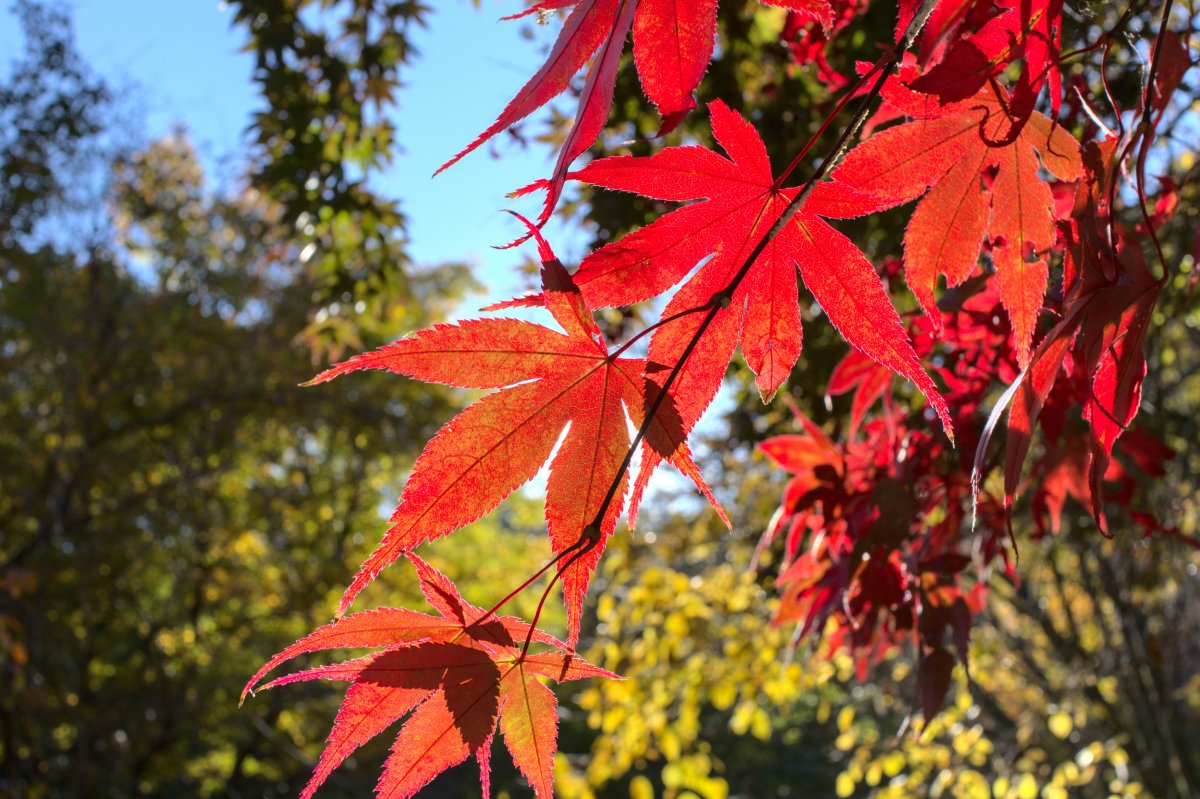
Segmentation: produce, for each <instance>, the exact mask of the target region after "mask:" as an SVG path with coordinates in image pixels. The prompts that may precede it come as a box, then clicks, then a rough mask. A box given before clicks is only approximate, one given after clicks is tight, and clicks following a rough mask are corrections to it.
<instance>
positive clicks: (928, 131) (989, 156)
mask: <svg viewBox="0 0 1200 799" xmlns="http://www.w3.org/2000/svg"><path fill="white" fill-rule="evenodd" d="M888 99H889V101H890V102H891V103H892V104H893V105H896V106H899V107H901V108H902V109H903V110H904V111H905V112H906V113H907V114H908V115H909V116H911V117H915V119H914V120H913V121H911V122H908V123H906V124H902V125H898V126H896V127H893V128H888V129H887V130H884V131H882V132H880V133H876V134H875V135H874V136H872V137H871V138H870V139H868V140H867V141H865V142H863V143H862V144H860V145H859V146H858V147H856V148H854V150H852V151H851V152H850V153H849V154H847V156H846V159H845V160H844V161H843V162H842V164H841V165H840V166H838V168H837V169H836V170H835V171H834V178H835V179H836V180H838V181H840V182H842V183H845V184H847V185H849V186H852V187H854V188H855V189H856V190H858V191H860V192H863V193H866V194H869V195H871V196H873V197H875V198H878V199H879V200H881V201H883V202H885V203H887V204H889V205H898V204H900V203H905V202H908V201H909V200H913V199H915V198H917V197H920V196H921V195H923V194H924V195H925V196H924V197H923V198H922V199H921V201H920V202H919V203H918V204H917V207H916V210H915V211H914V212H913V215H912V218H911V219H910V221H909V224H908V229H907V231H906V232H905V236H904V265H905V270H906V273H905V275H906V278H907V281H908V285H909V287H910V288H911V289H912V291H913V293H914V294H916V296H917V299H918V300H919V301H920V303H921V307H923V308H924V309H925V311H926V313H928V314H929V315H930V316H931V317H932V318H933V319H934V321H935V323H936V324H938V325H939V327H940V319H941V315H940V313H939V312H938V310H937V305H936V301H935V298H934V288H935V286H936V285H937V278H938V276H939V275H944V276H945V278H946V282H947V284H948V285H950V286H956V285H959V284H961V283H962V282H963V281H965V280H966V279H967V277H969V276H970V274H971V272H972V270H973V269H974V268H975V264H976V261H977V260H978V258H979V251H980V245H981V244H982V242H983V240H984V238H985V236H990V238H991V240H992V260H993V261H994V263H995V266H996V279H997V281H998V283H999V287H1000V297H1001V300H1002V301H1003V302H1004V307H1005V309H1006V310H1007V311H1008V314H1009V318H1010V320H1011V322H1012V327H1013V336H1014V342H1015V348H1016V350H1017V357H1018V361H1019V362H1020V364H1021V365H1022V367H1024V366H1025V365H1027V364H1028V363H1029V349H1030V344H1031V343H1032V340H1033V332H1034V328H1035V326H1036V323H1037V314H1038V311H1039V310H1040V308H1041V306H1042V298H1043V297H1044V295H1045V292H1046V281H1047V279H1048V276H1049V266H1048V252H1049V250H1050V248H1051V246H1052V245H1053V244H1054V241H1055V232H1054V201H1053V195H1052V194H1051V191H1050V186H1049V185H1047V183H1046V182H1044V181H1043V180H1042V179H1041V178H1040V177H1039V175H1038V170H1039V168H1040V167H1041V166H1044V167H1045V168H1046V169H1048V170H1049V171H1050V172H1052V173H1053V174H1055V175H1057V176H1058V177H1059V178H1062V179H1063V180H1068V181H1074V180H1079V179H1080V178H1082V177H1083V165H1082V162H1081V160H1080V154H1079V143H1078V142H1077V141H1076V140H1075V138H1074V137H1073V136H1071V134H1070V133H1068V132H1067V131H1066V130H1065V129H1063V128H1061V127H1059V126H1057V125H1056V124H1055V123H1053V122H1051V121H1050V120H1049V119H1048V118H1046V117H1045V116H1043V115H1042V114H1039V113H1034V114H1032V116H1030V118H1029V121H1028V124H1026V125H1025V126H1024V127H1023V128H1021V130H1020V133H1018V134H1017V135H1016V137H1015V138H1014V139H1013V140H1012V141H1011V142H1009V143H1007V144H999V145H998V144H997V143H998V142H1001V141H1003V140H1004V139H1005V137H1006V136H1007V135H1008V133H1009V132H1010V130H1011V129H1012V127H1013V125H1014V122H1013V118H1012V115H1011V114H1010V112H1009V109H1008V106H1007V98H1006V97H1004V96H1002V95H998V94H997V93H996V91H995V90H994V88H993V87H992V86H988V87H985V88H984V89H982V90H980V91H979V93H978V94H976V95H975V96H974V97H973V98H971V99H969V100H966V101H963V102H961V103H952V104H949V105H944V106H939V105H938V104H937V103H936V102H933V101H931V100H929V99H928V98H925V97H923V96H921V95H917V94H915V93H913V92H909V91H907V90H905V89H903V88H902V87H900V86H898V85H895V84H893V86H892V87H891V89H890V91H889V95H888ZM1039 155H1040V156H1041V161H1040V163H1039V160H1038V156H1039ZM985 175H993V176H992V177H991V180H990V181H984V180H981V176H985ZM930 187H932V188H930ZM927 189H928V190H929V191H928V193H927V194H926V190H927Z"/></svg>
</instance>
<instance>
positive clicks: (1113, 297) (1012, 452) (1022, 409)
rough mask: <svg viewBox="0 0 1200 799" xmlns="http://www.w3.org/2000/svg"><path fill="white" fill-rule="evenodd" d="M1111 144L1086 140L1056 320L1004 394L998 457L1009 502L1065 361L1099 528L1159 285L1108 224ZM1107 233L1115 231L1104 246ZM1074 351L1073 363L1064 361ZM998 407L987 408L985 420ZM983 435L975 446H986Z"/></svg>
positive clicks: (1065, 231)
mask: <svg viewBox="0 0 1200 799" xmlns="http://www.w3.org/2000/svg"><path fill="white" fill-rule="evenodd" d="M1117 151H1118V142H1117V140H1115V139H1109V140H1107V141H1104V142H1098V143H1090V144H1089V145H1088V146H1087V149H1086V151H1085V155H1086V159H1087V164H1088V167H1089V173H1090V174H1089V178H1090V180H1089V181H1088V183H1087V184H1084V185H1081V186H1080V188H1079V190H1078V192H1077V198H1076V212H1075V218H1074V219H1072V220H1071V221H1070V223H1067V224H1064V225H1063V226H1062V235H1063V238H1064V239H1065V241H1066V259H1065V262H1064V270H1063V271H1064V274H1063V286H1064V294H1065V298H1064V301H1063V310H1062V316H1061V318H1060V319H1059V321H1058V323H1057V324H1056V325H1055V326H1054V327H1053V328H1052V329H1051V330H1050V331H1049V332H1048V333H1047V334H1046V336H1045V337H1044V338H1043V339H1042V340H1041V342H1040V343H1039V345H1038V348H1037V350H1036V351H1035V352H1034V354H1033V358H1032V362H1031V363H1030V366H1029V368H1028V369H1027V370H1026V371H1025V372H1024V373H1023V374H1022V375H1021V378H1020V379H1019V380H1018V381H1017V382H1016V383H1014V385H1013V386H1012V387H1011V388H1010V390H1009V392H1008V393H1007V395H1006V396H1007V397H1008V398H1009V399H1010V400H1011V403H1012V405H1011V408H1010V409H1009V416H1008V430H1007V443H1006V447H1005V461H1004V486H1005V505H1006V507H1011V505H1012V502H1013V500H1014V499H1015V497H1016V492H1017V487H1018V484H1019V483H1020V478H1021V470H1022V467H1023V466H1024V462H1025V457H1026V455H1027V454H1028V452H1029V447H1030V444H1031V442H1032V437H1033V428H1034V425H1036V424H1037V422H1038V419H1039V417H1040V415H1041V413H1042V411H1043V409H1044V407H1045V405H1046V402H1047V399H1048V398H1049V397H1050V392H1051V391H1052V390H1053V389H1054V387H1055V385H1056V383H1057V381H1058V378H1059V376H1060V374H1061V373H1062V372H1064V371H1065V370H1066V367H1067V366H1073V368H1074V369H1075V370H1078V372H1079V375H1080V377H1081V384H1082V386H1083V387H1084V389H1083V392H1082V394H1083V396H1082V397H1081V404H1082V406H1083V418H1084V419H1085V420H1087V421H1088V422H1089V423H1090V426H1091V439H1092V440H1091V444H1092V446H1091V463H1090V467H1089V490H1088V495H1089V498H1090V501H1091V506H1090V509H1091V511H1092V515H1093V517H1094V518H1095V519H1096V522H1097V523H1098V524H1099V525H1100V528H1101V530H1103V531H1105V532H1107V522H1106V520H1105V516H1104V512H1103V492H1102V491H1101V481H1102V480H1103V479H1104V475H1105V473H1106V472H1107V471H1108V468H1109V463H1110V462H1111V459H1112V453H1113V446H1114V444H1115V443H1116V441H1117V439H1118V438H1119V437H1120V436H1121V435H1122V433H1124V432H1125V430H1126V429H1127V428H1128V427H1129V424H1130V423H1131V422H1132V421H1133V418H1134V416H1135V415H1136V414H1137V411H1138V407H1139V405H1140V404H1141V391H1142V380H1143V378H1144V377H1145V374H1146V359H1145V355H1144V353H1143V347H1144V343H1145V337H1146V332H1147V329H1148V326H1149V323H1150V320H1151V317H1152V314H1153V311H1154V307H1155V305H1156V304H1157V302H1158V295H1159V292H1160V291H1161V290H1162V281H1160V280H1156V279H1155V278H1154V276H1153V275H1152V274H1151V273H1150V268H1149V266H1148V265H1147V263H1146V260H1145V256H1144V254H1143V253H1142V251H1141V249H1140V247H1139V245H1138V243H1137V241H1136V240H1134V239H1133V238H1132V236H1131V235H1130V233H1129V232H1128V231H1126V230H1124V229H1122V228H1120V227H1115V228H1113V227H1110V225H1111V220H1110V218H1109V205H1108V189H1109V187H1110V186H1111V185H1112V183H1113V181H1114V180H1115V179H1116V174H1117V171H1118V170H1117V166H1118V165H1117V161H1116V156H1117ZM1110 231H1112V232H1113V236H1114V237H1115V244H1116V247H1115V248H1114V247H1113V246H1112V244H1113V241H1112V240H1110V237H1109V234H1110ZM1073 350H1074V352H1075V359H1074V360H1073V361H1071V360H1068V356H1069V355H1070V354H1071V353H1072V351H1073ZM1001 410H1003V407H1002V405H1001V406H998V407H997V409H996V411H994V412H993V419H995V418H996V417H997V415H998V414H999V412H1000V411H1001ZM986 444H987V438H986V436H985V438H984V440H983V441H982V443H981V447H986Z"/></svg>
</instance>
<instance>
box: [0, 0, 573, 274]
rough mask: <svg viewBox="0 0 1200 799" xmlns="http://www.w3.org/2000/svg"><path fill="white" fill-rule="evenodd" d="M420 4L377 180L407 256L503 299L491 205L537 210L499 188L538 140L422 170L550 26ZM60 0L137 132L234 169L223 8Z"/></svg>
mask: <svg viewBox="0 0 1200 799" xmlns="http://www.w3.org/2000/svg"><path fill="white" fill-rule="evenodd" d="M430 5H434V6H435V10H434V11H433V13H431V14H430V15H429V24H428V27H427V28H426V29H424V30H418V31H417V33H416V36H415V40H416V44H417V49H418V50H419V51H420V56H419V57H418V59H417V60H416V62H415V63H414V64H412V65H411V67H410V68H409V69H408V70H407V71H406V72H405V74H404V76H403V79H404V82H405V86H404V87H403V88H402V89H401V90H400V92H399V95H398V97H399V108H398V109H397V110H396V112H395V117H394V118H395V121H396V124H397V126H398V128H399V140H400V143H401V145H402V148H403V151H402V153H401V154H400V155H399V157H398V158H397V160H396V162H395V164H394V165H393V166H392V168H391V169H390V170H389V171H388V173H387V174H386V175H384V176H383V178H382V179H381V180H380V181H379V182H378V183H377V186H378V187H379V188H380V190H381V191H383V192H384V193H385V194H387V195H388V196H390V197H393V198H398V199H399V200H400V201H401V204H402V208H403V209H404V212H405V214H406V215H407V217H408V219H409V233H410V236H411V239H412V245H411V252H412V254H413V257H414V259H415V260H416V261H417V262H419V263H436V262H440V261H447V260H466V261H468V262H470V263H472V264H474V265H475V266H476V276H477V277H478V278H479V279H480V280H481V281H482V282H483V283H484V284H485V285H487V286H488V288H489V294H490V295H493V296H501V295H503V296H508V295H509V294H511V293H513V292H519V291H520V290H521V289H522V288H523V286H522V283H521V278H520V276H519V275H518V273H517V271H516V269H515V268H514V267H515V265H516V264H517V263H518V262H519V261H520V259H521V257H522V256H521V254H520V253H514V252H511V251H510V252H498V251H496V250H493V249H492V247H491V245H494V244H500V243H503V242H505V241H508V240H511V239H512V238H514V234H515V232H516V231H517V228H516V225H515V221H514V220H512V219H511V218H509V217H508V216H507V214H503V213H502V209H504V208H510V207H515V208H516V209H517V210H523V211H525V212H527V213H530V214H535V213H536V210H537V201H536V199H533V200H532V201H531V200H528V199H527V200H523V201H521V203H523V204H516V205H515V206H514V201H512V200H508V199H506V198H505V194H507V193H508V192H509V191H511V190H513V189H515V188H517V187H519V186H522V185H525V184H526V183H528V182H530V181H532V180H534V179H537V178H540V177H544V176H546V175H547V174H548V172H549V170H550V167H551V163H552V161H551V158H550V154H549V152H548V150H547V149H546V148H545V147H542V146H540V145H534V146H533V147H532V148H530V149H529V150H522V149H521V148H520V147H518V146H516V145H513V144H511V143H508V142H506V141H504V138H503V137H499V138H498V139H497V141H498V142H500V144H499V150H500V152H501V153H502V155H503V158H501V159H496V158H492V157H490V156H489V153H488V150H487V148H486V147H485V148H483V149H481V150H480V151H477V152H476V153H474V154H472V155H471V156H468V157H467V158H466V159H465V160H463V161H462V162H460V163H459V164H458V165H456V166H455V167H454V168H453V169H451V170H449V171H447V172H445V173H443V174H441V175H439V176H438V177H437V178H436V179H432V178H431V175H432V174H433V171H434V170H435V169H436V168H437V167H438V166H439V165H441V164H442V163H443V162H444V161H445V160H446V159H447V158H449V157H450V156H451V155H453V154H454V153H455V152H457V151H458V150H459V149H461V147H462V146H463V145H465V144H466V143H467V142H469V141H470V140H471V139H473V138H474V137H475V136H476V135H477V134H478V133H479V132H480V131H481V130H483V129H484V128H486V127H487V126H488V124H490V123H491V121H492V120H493V119H494V118H495V117H496V115H497V114H498V113H499V111H500V109H501V108H503V106H504V104H505V103H506V102H507V101H508V99H509V98H510V97H511V96H512V95H513V94H515V93H516V91H517V89H518V88H520V86H521V85H522V84H523V83H524V81H525V80H526V79H527V78H528V76H530V75H532V74H533V72H534V71H536V69H537V67H538V66H539V64H540V61H541V53H543V52H544V51H543V49H542V48H541V47H540V45H541V44H547V43H549V41H550V37H552V36H553V35H554V34H555V33H557V30H558V26H557V25H550V26H546V27H545V28H541V29H536V28H535V29H534V38H533V39H532V40H530V39H529V38H526V37H525V36H523V35H521V31H522V30H526V31H528V30H529V29H530V28H531V26H530V25H529V24H528V22H527V21H522V22H500V21H499V17H500V16H502V15H504V14H508V13H512V12H513V11H515V10H518V9H520V8H523V7H524V4H523V3H520V2H518V0H505V1H504V2H498V0H485V2H484V3H483V4H482V6H483V7H482V8H481V9H476V8H475V7H474V6H472V4H471V3H470V2H468V0H439V1H438V2H437V3H431V4H430ZM69 6H70V7H71V8H72V9H73V11H74V18H75V28H76V37H77V41H78V46H79V49H80V50H81V52H82V54H83V56H84V57H85V58H86V59H87V61H88V62H89V63H90V64H91V65H92V66H93V68H95V69H96V70H97V71H98V72H99V73H100V74H101V75H103V76H104V77H105V78H107V79H108V80H110V81H111V82H113V83H115V84H116V85H118V86H130V87H131V89H132V91H131V92H130V95H131V98H132V101H133V105H134V108H135V109H139V108H140V109H141V110H142V111H143V116H144V119H145V124H146V131H145V132H146V133H147V134H148V135H150V136H155V135H160V134H162V133H165V132H167V131H168V130H170V129H171V128H172V127H173V126H174V125H176V124H179V123H183V124H184V125H186V127H187V128H188V129H189V130H190V131H191V134H192V136H193V138H194V139H195V140H196V143H197V145H198V147H199V148H200V152H201V154H202V156H203V158H204V161H205V164H206V166H207V167H208V168H209V169H210V172H213V173H215V174H216V175H218V176H221V175H224V176H226V177H231V176H233V174H234V172H235V170H236V165H237V163H238V162H239V160H240V159H239V154H240V152H241V151H242V149H243V131H244V129H245V127H246V124H247V123H248V121H249V119H250V114H251V113H252V112H253V110H254V109H255V108H256V106H257V105H258V100H257V97H256V94H255V87H254V85H253V84H252V83H251V82H250V73H251V68H252V61H251V58H250V57H249V56H248V55H247V54H245V53H242V52H240V50H241V47H242V45H243V44H244V41H245V38H244V35H243V33H242V31H241V30H240V29H235V28H233V27H232V26H231V21H232V12H231V11H230V10H228V9H226V8H224V6H223V5H222V4H221V3H220V2H219V0H169V1H168V2H164V0H72V2H70V3H69ZM19 46H20V33H19V29H18V28H17V26H16V24H15V20H14V19H13V17H12V16H11V15H10V14H8V13H4V14H2V15H0V53H12V52H16V51H18V47H19ZM2 60H3V61H4V62H7V61H8V60H9V59H7V58H4V59H2ZM4 66H7V64H5V65H4ZM0 68H3V67H0ZM534 124H535V125H536V121H535V123H534ZM534 129H536V128H534ZM547 233H548V235H549V236H550V237H551V241H552V243H554V244H555V246H556V248H557V249H558V251H559V255H560V256H562V257H563V259H564V261H567V262H573V261H575V260H577V259H578V258H579V256H580V255H582V244H583V242H584V241H585V240H586V237H585V236H582V235H580V234H579V233H572V232H569V231H564V230H563V229H562V228H560V227H556V226H554V225H553V224H552V225H551V226H550V227H549V228H548V230H547Z"/></svg>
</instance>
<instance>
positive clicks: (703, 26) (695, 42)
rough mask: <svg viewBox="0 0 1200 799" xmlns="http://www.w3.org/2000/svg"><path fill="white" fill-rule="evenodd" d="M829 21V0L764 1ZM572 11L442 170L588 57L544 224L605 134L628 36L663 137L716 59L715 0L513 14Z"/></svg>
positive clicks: (567, 4)
mask: <svg viewBox="0 0 1200 799" xmlns="http://www.w3.org/2000/svg"><path fill="white" fill-rule="evenodd" d="M763 2H765V3H767V4H768V5H773V6H778V7H780V8H786V9H788V10H790V11H794V12H796V13H798V14H801V15H804V16H806V17H808V18H810V19H813V20H816V21H819V22H820V23H821V24H822V25H826V26H827V25H829V24H830V23H831V22H832V21H833V10H832V9H831V8H830V6H829V3H828V2H827V0H763ZM566 9H571V11H570V14H569V15H568V16H567V19H566V22H565V23H564V24H563V29H562V32H561V33H560V34H559V36H558V39H557V40H556V41H555V43H554V46H553V47H552V48H551V51H550V55H549V57H548V58H547V59H546V62H545V63H544V64H543V65H542V66H541V68H540V69H539V70H538V71H537V72H536V73H535V74H534V76H533V77H532V78H530V79H529V82H528V83H526V84H525V86H523V87H522V88H521V90H520V91H519V92H517V95H516V96H515V97H514V98H513V99H512V100H511V101H510V102H509V104H508V105H507V106H506V107H505V109H504V110H503V111H502V112H500V116H499V117H497V118H496V121H495V122H493V123H492V124H491V126H489V127H488V128H487V130H485V131H484V132H483V133H481V134H479V136H478V137H477V138H476V139H475V140H474V141H473V142H471V143H470V144H469V145H467V146H466V147H465V148H464V149H463V150H461V151H460V152H459V153H458V154H456V155H455V156H454V157H453V158H451V159H450V160H449V161H447V162H446V163H445V164H443V165H442V166H441V167H439V168H438V172H441V171H442V170H444V169H447V168H449V167H450V166H453V165H454V164H455V163H456V162H458V161H459V160H460V159H462V158H463V157H464V156H466V155H467V154H468V153H470V152H471V151H473V150H475V149H476V148H478V147H479V146H480V145H482V144H483V143H484V142H486V141H487V140H488V139H490V138H492V137H493V136H495V135H496V134H497V133H499V132H500V131H502V130H505V129H507V128H509V127H511V126H512V125H514V124H516V123H517V122H519V121H521V120H522V119H524V118H525V117H527V116H529V115H530V114H531V113H533V112H534V111H536V110H537V109H538V108H541V107H542V106H543V105H545V104H546V103H548V102H549V101H550V100H552V99H554V98H555V97H557V96H558V95H559V94H561V93H562V92H563V91H565V90H566V88H567V86H568V85H569V84H570V81H571V78H572V77H573V76H574V75H575V73H577V72H578V71H579V70H581V69H582V68H583V67H584V65H585V64H587V63H588V61H589V59H590V60H591V66H590V67H588V71H587V77H586V78H585V79H584V85H583V90H582V92H581V94H580V97H579V107H578V109H577V111H576V114H575V123H574V125H573V126H572V127H571V131H570V132H569V133H568V134H567V138H566V141H565V142H563V144H562V146H561V147H560V149H559V153H558V160H557V161H556V163H555V165H554V171H553V173H552V174H551V177H550V178H549V179H547V180H545V181H540V182H539V183H538V187H539V188H542V189H545V190H546V202H545V206H544V208H543V211H542V214H541V216H540V217H539V219H538V222H539V224H540V223H542V222H545V221H546V220H547V219H549V217H550V213H551V212H552V211H553V210H554V206H555V205H556V204H557V202H558V198H559V196H560V195H561V193H562V188H563V184H564V183H565V181H566V176H567V170H568V169H569V168H570V166H571V163H572V162H573V161H574V160H575V159H576V158H578V157H579V156H580V155H582V154H583V153H584V152H586V151H587V149H588V148H589V147H591V146H592V144H593V143H595V141H596V139H597V138H598V137H599V136H600V131H601V130H602V129H603V128H604V123H605V122H606V121H607V119H608V110H609V106H610V105H611V104H612V97H613V87H614V85H615V82H616V76H617V69H618V67H619V66H620V62H621V52H622V50H623V49H624V47H625V38H626V37H627V36H628V35H629V32H630V29H631V28H632V31H633V56H634V62H635V63H636V64H637V70H638V75H639V77H640V78H641V82H642V88H643V89H644V90H645V92H646V96H647V97H648V98H649V99H650V101H651V102H652V103H654V104H655V105H656V106H657V107H658V110H659V113H660V114H662V118H663V122H662V126H661V128H660V130H659V135H664V134H666V133H668V132H670V131H671V130H673V129H674V128H675V127H676V126H677V125H678V124H679V123H680V122H681V121H682V120H683V118H684V117H685V116H686V115H687V113H688V112H689V111H691V110H692V109H693V108H695V107H696V101H695V99H694V97H693V95H692V93H693V92H694V91H695V89H696V85H697V84H698V83H699V82H700V79H701V78H702V77H703V76H704V71H705V70H706V69H707V68H708V62H709V60H710V59H711V58H712V52H713V45H714V43H715V41H716V31H717V0H691V1H690V2H687V3H679V2H676V0H641V2H640V3H639V2H638V0H542V2H539V3H534V4H533V5H531V6H530V7H529V8H527V9H526V10H525V11H523V12H521V13H519V14H516V15H514V16H512V17H509V19H517V18H520V17H524V16H527V15H530V14H541V13H546V12H549V11H559V10H566Z"/></svg>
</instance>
